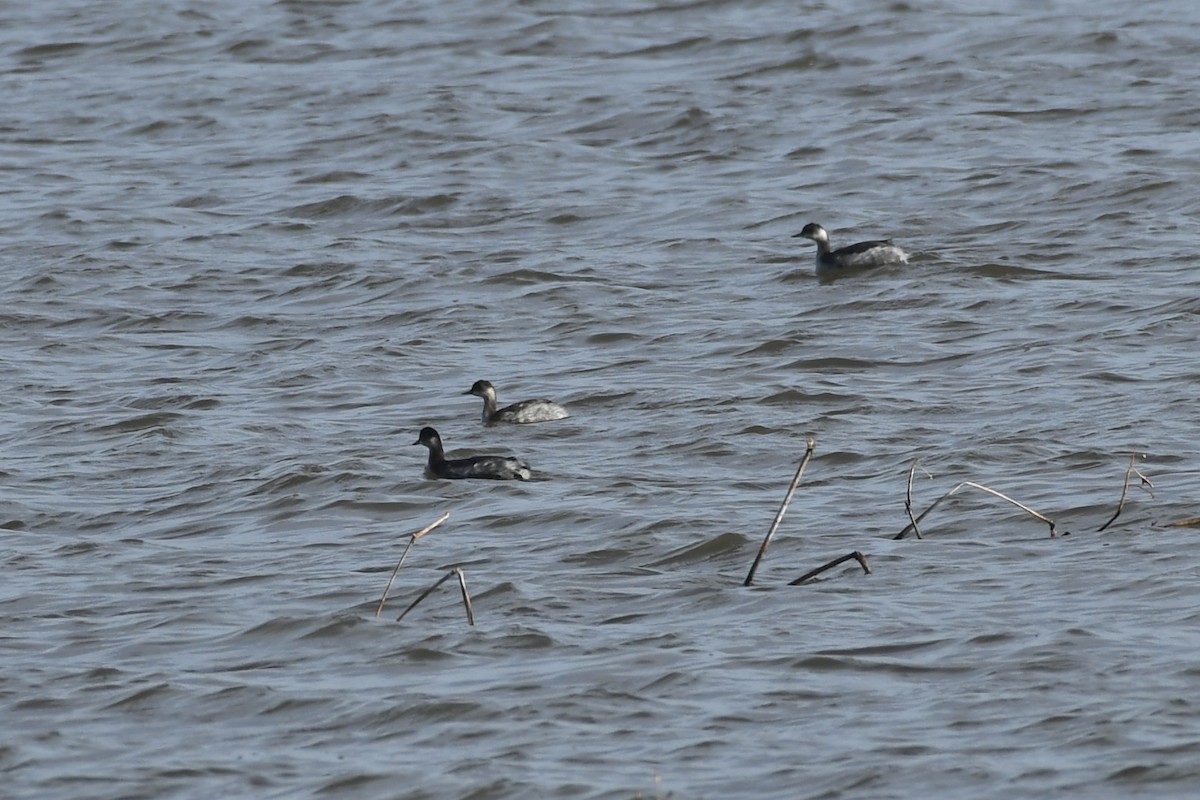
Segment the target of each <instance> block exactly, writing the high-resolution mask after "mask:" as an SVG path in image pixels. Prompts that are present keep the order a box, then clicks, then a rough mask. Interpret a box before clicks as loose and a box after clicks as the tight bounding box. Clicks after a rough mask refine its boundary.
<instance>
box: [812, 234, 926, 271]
mask: <svg viewBox="0 0 1200 800" xmlns="http://www.w3.org/2000/svg"><path fill="white" fill-rule="evenodd" d="M800 237H803V238H805V239H812V240H813V241H814V242H816V243H817V274H818V275H829V274H832V273H836V272H839V271H841V270H846V269H861V268H866V267H882V266H884V265H886V264H907V263H908V253H906V252H904V251H903V250H901V249H900V248H899V247H896V245H894V244H892V240H891V239H883V240H880V241H875V242H859V243H858V244H852V245H848V246H847V247H840V248H838V249H837V250H832V249H830V247H829V234H828V233H826V231H825V229H824V228H822V227H821V226H820V225H818V224H817V223H815V222H810V223H808V224H807V225H805V226H804V230H802V231H800V232H799V233H797V234H796V235H795V236H793V237H792V238H793V239H798V238H800Z"/></svg>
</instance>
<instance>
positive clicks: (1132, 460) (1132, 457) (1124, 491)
mask: <svg viewBox="0 0 1200 800" xmlns="http://www.w3.org/2000/svg"><path fill="white" fill-rule="evenodd" d="M1145 457H1146V456H1145V455H1143V454H1141V453H1130V454H1129V469H1127V470H1125V484H1124V485H1123V486H1122V487H1121V499H1120V500H1118V501H1117V510H1116V513H1114V514H1113V515H1112V518H1111V519H1109V521H1108V522H1106V523H1104V524H1103V525H1101V526H1100V527H1099V528H1097V529H1096V533H1099V532H1100V531H1102V530H1104V529H1105V528H1107V527H1108V526H1109V525H1112V524H1113V523H1114V522H1116V521H1117V517H1119V516H1121V510H1122V509H1123V508H1125V497H1126V496H1127V495H1128V494H1129V479H1130V477H1132V476H1134V475H1137V476H1138V477H1139V478H1141V479H1142V482H1141V483H1140V484H1138V485H1139V486H1141V487H1142V488H1143V489H1146V491H1147V492H1149V493H1150V496H1151V497H1154V484H1153V483H1151V482H1150V479H1149V478H1147V477H1146V476H1145V475H1143V474H1142V473H1141V472H1139V471H1138V469H1137V467H1135V466H1134V465H1135V464H1136V463H1137V460H1138V459H1139V458H1145ZM1147 487H1149V488H1147Z"/></svg>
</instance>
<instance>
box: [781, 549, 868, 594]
mask: <svg viewBox="0 0 1200 800" xmlns="http://www.w3.org/2000/svg"><path fill="white" fill-rule="evenodd" d="M850 559H854V560H855V561H857V562H858V565H859V566H860V567H862V569H863V573H864V574H867V575H870V574H871V565H870V564H868V563H867V557H866V556H864V555H863V554H862V553H860V552H858V551H857V550H855V551H854V552H853V553H846V555H844V556H841V557H840V558H835V559H834V560H833V561H830V562H829V563H828V564H823V565H821V566H819V567H817V568H816V569H814V570H812V571H810V572H806V573H804V574H803V575H801V576H800V577H799V578H796V580H794V581H792V582H791V583H789V584H788V586H799V585H800V584H802V583H804V582H805V581H807V580H809V579H810V578H815V577H817V576H818V575H820V574H821V573H822V572H824V571H825V570H827V569H833V568H834V567H836V566H837V565H838V564H841V563H843V562H846V561H849V560H850Z"/></svg>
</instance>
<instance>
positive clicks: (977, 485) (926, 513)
mask: <svg viewBox="0 0 1200 800" xmlns="http://www.w3.org/2000/svg"><path fill="white" fill-rule="evenodd" d="M967 486H970V487H971V488H973V489H979V490H980V491H981V492H987V493H988V494H991V495H995V496H996V497H999V498H1000V499H1001V500H1005V501H1007V502H1009V503H1012V504H1013V505H1014V506H1016V507H1017V508H1019V509H1021V510H1022V511H1025V512H1027V513H1029V514H1031V515H1033V516H1035V517H1037V518H1038V519H1040V520H1041V521H1042V522H1044V523H1046V524H1047V525H1049V526H1050V536H1051V538H1053V537H1055V536H1058V528H1057V527H1056V526H1055V524H1054V520H1052V519H1050V518H1049V517H1047V516H1046V515H1044V514H1039V513H1038V512H1036V511H1034V510H1033V509H1032V508H1030V507H1029V506H1027V505H1025V504H1024V503H1019V502H1017V501H1016V500H1013V499H1012V498H1011V497H1009V496H1008V495H1006V494H1004V493H1003V492H998V491H996V490H995V489H992V488H990V487H987V486H984V485H983V484H982V483H975V481H963V482H962V483H960V484H958V485H957V486H955V487H954V488H953V489H951V490H950V491H948V492H946V493H945V494H944V495H942V496H941V497H939V498H938V499H937V500H935V501H934V502H933V505H931V506H930V507H929V508H927V509H925V510H924V511H922V512H921V514H920V516H918V517H917V518H916V519H914V520H913V521H912V522H910V523H909V524H908V527H906V528H905V529H904V530H902V531H900V532H899V533H897V534H896V535H895V536H893V537H892V538H893V539H903V538H904V537H905V536H907V535H908V533H909V531H912V530H916V526H917V523H919V522H920V521H921V520H923V519H925V517H927V516H929V512H931V511H933V510H934V509H935V508H937V507H938V506H939V505H941V503H942V501H943V500H945V499H947V498H948V497H950V496H951V495H953V494H954V493H955V492H957V491H958V490H959V489H963V488H965V487H967Z"/></svg>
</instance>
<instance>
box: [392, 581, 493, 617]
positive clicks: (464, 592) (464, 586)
mask: <svg viewBox="0 0 1200 800" xmlns="http://www.w3.org/2000/svg"><path fill="white" fill-rule="evenodd" d="M453 576H457V577H458V586H459V588H460V589H462V598H463V605H464V606H465V607H466V609H467V624H468V625H474V624H475V613H474V609H473V607H472V606H471V596H470V595H469V594H467V581H466V578H465V577H464V576H463V571H462V568H461V567H455V568H454V569H452V570H450V571H449V572H447V573H446V574H445V575H443V576H442V577H440V578H438V581H437V583H435V584H433V586H430V587H429V588H428V589H426V590H425V591H423V592H421V596H420V597H418V598H417V599H416V600H413V601H412V604H411V605H409V607H408V608H406V609H404V610H403V611H402V612H400V616H398V617H396V622H399V621H400V620H402V619H404V617H405V616H406V615H407V614H408V612H410V611H412V610H413V609H414V608H416V607H417V605H418V604H419V603H420V602H421V601H422V600H424V599H425V598H426V597H428V596H429V595H431V594H433V592H434V590H435V589H437V588H438V587H439V586H441V585H442V584H443V583H445V582H446V581H448V580H449V579H450V578H451V577H453Z"/></svg>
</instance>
